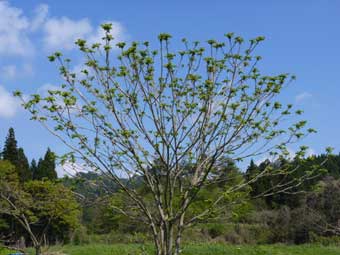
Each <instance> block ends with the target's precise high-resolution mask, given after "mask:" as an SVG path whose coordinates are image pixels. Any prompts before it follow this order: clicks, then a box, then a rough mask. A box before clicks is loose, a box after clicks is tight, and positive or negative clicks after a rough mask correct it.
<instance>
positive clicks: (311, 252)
mask: <svg viewBox="0 0 340 255" xmlns="http://www.w3.org/2000/svg"><path fill="white" fill-rule="evenodd" d="M49 251H58V252H62V253H65V254H68V255H146V254H153V253H152V246H151V245H146V246H143V245H137V244H114V245H101V244H98V245H83V246H73V245H66V246H63V247H60V246H59V247H57V246H55V247H51V248H50V250H49ZM30 254H34V253H32V251H30ZM182 254H183V255H339V254H340V247H334V246H317V245H301V246H288V245H257V246H250V245H239V246H238V245H223V244H191V245H186V246H185V247H184V249H183V253H182ZM0 255H5V254H2V253H0Z"/></svg>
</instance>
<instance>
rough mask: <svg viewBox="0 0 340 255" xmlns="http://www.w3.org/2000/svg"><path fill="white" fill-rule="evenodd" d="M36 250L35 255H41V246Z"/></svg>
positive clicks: (36, 247) (37, 246)
mask: <svg viewBox="0 0 340 255" xmlns="http://www.w3.org/2000/svg"><path fill="white" fill-rule="evenodd" d="M34 248H35V255H40V254H41V246H40V245H36V246H35V247H34Z"/></svg>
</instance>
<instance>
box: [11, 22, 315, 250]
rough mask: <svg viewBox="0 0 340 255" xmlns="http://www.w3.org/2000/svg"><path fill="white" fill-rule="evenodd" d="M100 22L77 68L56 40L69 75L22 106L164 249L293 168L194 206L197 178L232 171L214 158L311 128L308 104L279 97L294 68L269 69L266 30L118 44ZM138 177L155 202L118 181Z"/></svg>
mask: <svg viewBox="0 0 340 255" xmlns="http://www.w3.org/2000/svg"><path fill="white" fill-rule="evenodd" d="M102 28H103V29H104V31H105V36H104V37H103V41H102V42H101V43H96V44H93V45H88V43H87V42H86V41H85V40H81V39H79V40H78V41H77V42H76V44H77V45H78V46H79V49H80V51H81V52H82V53H83V55H84V57H85V59H86V61H85V63H84V65H83V69H82V71H81V73H75V72H73V71H72V68H71V67H70V62H71V61H70V60H69V59H66V58H64V57H63V56H62V54H61V53H60V52H56V53H55V54H53V55H52V56H50V57H49V59H50V61H52V62H53V61H55V62H57V63H58V65H59V67H60V73H61V76H62V77H63V79H64V82H63V84H62V85H61V87H60V89H54V90H49V91H48V95H47V96H46V95H37V94H36V95H32V96H31V98H30V99H29V100H27V101H25V100H24V98H25V97H22V99H23V100H24V106H25V108H26V109H28V110H29V111H30V112H31V113H32V119H34V120H37V121H39V122H41V123H42V124H43V125H44V126H45V127H46V128H48V130H49V131H50V132H52V133H53V134H54V135H55V136H57V137H58V138H59V139H60V140H61V141H62V142H63V143H64V144H65V145H67V146H68V148H69V149H70V150H71V152H70V153H69V154H67V155H65V157H63V160H64V162H65V161H71V162H75V161H81V162H83V163H85V164H87V165H88V166H89V167H90V168H91V169H94V170H96V171H100V172H101V173H102V174H103V175H105V176H107V177H108V178H111V179H112V180H113V181H114V182H115V183H116V184H118V186H119V187H120V188H121V190H122V191H124V192H125V194H126V195H127V197H128V198H129V199H130V200H131V201H133V203H134V205H135V206H136V208H138V212H139V214H141V215H143V216H144V217H145V219H146V223H147V224H148V225H149V226H150V229H151V231H152V234H153V237H154V243H155V247H156V251H157V254H158V255H170V254H179V253H180V251H181V248H180V247H181V239H182V234H183V231H184V229H185V228H186V227H187V226H189V225H191V224H193V223H195V222H196V221H197V220H199V219H201V218H202V217H205V216H207V215H209V213H210V212H211V210H212V208H214V207H215V206H217V205H218V204H219V203H220V202H221V201H222V200H223V198H224V197H225V196H226V194H231V193H233V192H236V191H238V190H241V189H242V188H244V187H246V186H247V185H248V184H249V183H252V182H255V181H257V180H258V179H259V178H260V177H262V176H275V175H276V176H278V175H282V176H285V175H287V174H289V172H288V171H286V170H285V169H280V170H275V171H274V170H273V169H269V168H268V170H266V171H263V172H261V173H260V174H259V175H257V176H253V177H252V178H251V179H249V180H247V181H246V180H245V179H243V180H242V181H240V182H238V183H237V184H235V185H233V186H232V187H230V188H229V189H228V190H225V191H224V192H223V193H221V195H220V196H218V197H215V199H214V201H212V203H211V204H210V206H209V207H208V208H205V209H204V210H202V211H200V212H199V213H197V214H196V215H194V216H190V217H188V216H187V215H186V212H187V210H188V209H189V208H190V207H191V206H192V205H193V203H194V202H195V199H196V198H197V196H198V194H199V192H200V190H201V189H202V188H203V187H205V186H206V185H207V184H212V183H215V182H218V181H220V180H221V176H228V173H224V172H223V170H222V168H221V169H220V168H219V166H218V162H219V161H220V160H221V159H223V158H230V159H232V160H236V161H239V160H243V159H245V158H249V157H256V156H259V155H270V156H273V157H285V156H287V155H289V152H288V150H287V145H289V144H291V143H294V142H296V141H298V140H299V139H301V138H302V137H304V136H305V135H306V133H312V132H314V130H313V129H307V128H306V122H305V121H303V120H299V115H300V114H301V113H302V111H300V110H296V111H293V107H292V105H289V104H288V105H286V106H284V105H283V104H281V103H280V102H279V101H277V96H278V95H279V93H280V92H281V90H282V89H283V88H284V87H285V86H286V85H287V84H288V83H289V82H290V81H291V80H292V79H294V77H293V76H289V75H288V74H280V75H274V76H267V75H261V73H260V71H259V69H258V62H259V61H260V59H261V57H259V56H255V55H254V50H255V48H256V47H257V46H258V44H259V43H260V42H261V41H262V40H263V39H264V38H263V37H257V38H255V39H253V40H250V41H249V42H244V40H243V39H242V38H241V37H235V36H234V35H233V34H231V33H230V34H226V35H225V41H224V42H218V41H215V40H209V41H207V44H206V47H205V48H204V47H202V46H201V44H200V43H198V42H194V43H189V42H188V41H187V40H183V49H182V50H180V51H173V50H171V45H170V39H171V36H170V35H168V34H160V35H159V37H158V39H159V47H157V50H153V49H152V48H151V46H150V45H149V42H144V43H137V42H132V43H131V45H130V46H129V47H128V46H127V45H126V44H125V43H123V42H121V43H118V44H116V45H113V38H112V36H111V34H110V30H111V25H110V24H104V25H102ZM113 48H116V49H117V50H118V51H120V54H119V55H118V56H116V53H115V51H114V50H113ZM16 95H17V96H21V93H20V92H16ZM306 149H307V148H306V147H301V150H300V151H299V152H297V156H301V157H302V156H303V155H304V152H305V151H306ZM188 165H190V171H188V169H187V167H186V166H188ZM311 175H312V173H306V174H305V175H303V177H302V178H299V179H298V180H294V181H292V182H290V183H278V185H277V186H275V187H273V189H272V190H271V191H270V192H273V191H274V190H275V192H280V191H282V192H288V191H289V189H290V187H294V186H295V185H297V184H298V183H299V182H300V181H303V179H304V178H309V177H310V176H311ZM137 177H139V178H140V177H142V179H143V182H144V185H146V186H147V187H148V189H149V190H150V192H151V194H152V197H153V203H152V204H150V203H147V202H146V201H145V199H144V197H143V196H142V195H141V194H140V193H139V191H138V190H137V189H135V187H134V186H133V185H129V183H127V182H125V181H122V178H124V179H130V180H134V179H135V178H137ZM121 212H122V213H124V210H121Z"/></svg>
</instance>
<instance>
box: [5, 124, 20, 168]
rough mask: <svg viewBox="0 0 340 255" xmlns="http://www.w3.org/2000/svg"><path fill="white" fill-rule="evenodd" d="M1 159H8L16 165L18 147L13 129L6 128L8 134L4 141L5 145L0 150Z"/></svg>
mask: <svg viewBox="0 0 340 255" xmlns="http://www.w3.org/2000/svg"><path fill="white" fill-rule="evenodd" d="M2 158H3V160H8V161H9V162H11V163H12V164H13V165H16V163H17V161H18V147H17V140H16V139H15V133H14V129H13V128H10V129H9V130H8V135H7V137H6V141H5V147H4V150H3V152H2Z"/></svg>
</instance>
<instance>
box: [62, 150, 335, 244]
mask: <svg viewBox="0 0 340 255" xmlns="http://www.w3.org/2000/svg"><path fill="white" fill-rule="evenodd" d="M220 164H221V167H223V168H224V173H225V176H224V177H225V178H221V182H219V183H218V184H214V185H211V186H207V187H206V188H204V189H203V190H202V192H201V193H200V195H199V199H198V201H197V202H195V203H194V204H193V206H192V209H191V210H192V212H195V211H199V210H201V209H202V208H204V207H208V206H209V201H213V198H214V197H216V196H217V195H218V194H221V193H223V192H224V191H225V190H228V187H231V186H233V185H234V184H235V182H237V183H239V182H242V180H244V182H246V181H247V180H249V179H251V178H252V176H257V175H259V174H260V173H261V172H263V171H268V168H269V169H270V168H273V169H280V168H290V169H291V171H290V173H291V174H290V175H289V176H284V177H282V176H277V177H276V178H275V177H272V176H271V177H266V176H264V177H262V178H260V179H259V180H257V181H256V182H254V183H250V184H249V185H247V186H246V187H245V188H244V189H242V190H241V191H239V192H236V193H234V194H229V195H226V198H225V199H224V200H223V201H222V203H221V204H220V205H219V206H218V207H216V208H215V211H214V210H212V213H211V215H210V217H209V218H205V219H202V220H201V221H200V223H198V224H197V225H195V226H193V227H192V228H191V229H190V230H189V231H188V232H187V234H186V235H184V238H185V239H187V240H186V241H188V242H191V241H207V240H210V241H211V242H228V243H233V244H240V243H252V244H265V243H278V242H279V243H291V244H293V243H294V244H302V243H308V242H322V243H323V244H327V243H329V242H331V243H334V242H336V243H340V238H338V236H339V234H340V155H331V156H326V155H318V156H311V157H309V158H308V159H307V160H305V161H301V160H300V159H297V158H296V159H292V160H277V161H274V162H271V161H269V160H265V161H263V162H261V163H259V164H255V163H254V161H251V162H250V164H249V166H248V167H247V169H245V170H241V169H239V168H238V167H237V166H236V164H235V163H234V162H232V161H231V160H228V159H224V160H222V162H220ZM320 166H322V170H320V171H316V172H315V173H314V174H311V175H310V176H309V178H307V179H305V181H304V182H301V183H299V184H297V185H296V186H295V187H293V188H290V189H287V191H286V192H285V191H283V192H277V193H276V192H275V190H273V192H271V190H272V188H273V187H277V186H278V184H280V182H283V183H289V180H294V179H298V178H299V177H301V176H302V175H304V174H306V173H308V172H311V173H312V172H313V169H314V168H320ZM282 178H285V180H284V181H283V180H282ZM70 182H71V180H70V179H65V180H64V183H70ZM72 182H73V183H75V186H74V189H75V190H76V192H78V193H81V194H84V196H85V197H86V198H87V199H88V200H87V203H84V204H83V206H82V210H83V213H82V227H81V228H79V229H78V230H77V231H76V237H77V238H76V240H78V242H80V243H86V242H91V240H92V241H94V240H95V241H100V240H101V241H103V242H127V240H133V241H138V242H144V241H145V240H150V237H149V236H147V234H145V233H147V227H145V226H144V225H143V224H141V221H142V220H143V219H141V218H138V217H137V218H136V219H135V220H132V219H130V218H129V217H127V216H124V215H122V214H120V213H119V212H118V211H116V210H115V208H116V206H117V205H119V206H120V207H123V208H124V210H125V211H126V212H127V214H131V215H134V207H133V206H132V203H130V202H129V201H128V199H126V197H123V196H122V194H121V192H120V191H119V189H118V188H116V190H115V191H114V190H110V191H108V187H110V188H112V187H115V185H114V184H113V183H110V182H109V181H108V180H107V178H105V176H101V175H98V174H95V173H79V174H78V175H77V177H76V178H73V179H72ZM134 185H136V189H139V191H140V190H143V189H144V190H143V191H142V194H144V197H145V198H146V201H147V200H148V197H149V198H150V203H151V201H152V199H151V193H150V192H149V191H148V190H147V189H146V188H145V187H144V185H143V180H142V178H141V177H139V179H138V180H135V182H134ZM215 212H218V213H216V214H214V213H215ZM221 212H222V213H221ZM189 214H190V210H189ZM217 215H219V216H218V217H217Z"/></svg>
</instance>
